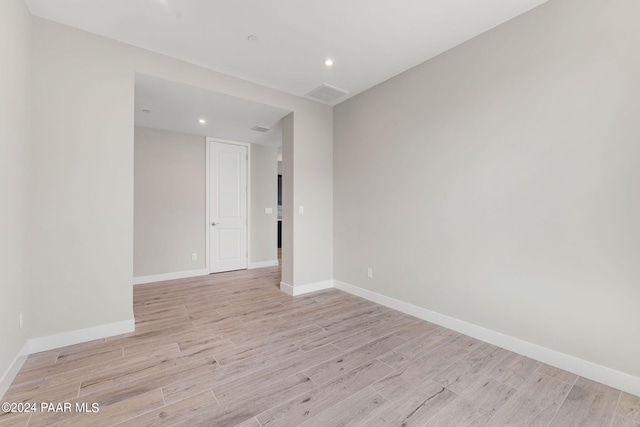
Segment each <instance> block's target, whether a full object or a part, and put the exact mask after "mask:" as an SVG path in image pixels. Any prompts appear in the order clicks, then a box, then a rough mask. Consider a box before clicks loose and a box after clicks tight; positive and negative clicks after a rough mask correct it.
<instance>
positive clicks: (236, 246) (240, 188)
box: [207, 140, 248, 273]
mask: <svg viewBox="0 0 640 427" xmlns="http://www.w3.org/2000/svg"><path fill="white" fill-rule="evenodd" d="M207 144H208V146H209V224H208V227H209V272H210V273H219V272H221V271H231V270H242V269H246V268H247V262H248V260H247V258H248V252H247V222H248V221H247V160H248V148H247V146H246V145H236V144H228V143H223V142H217V141H212V140H208V141H207Z"/></svg>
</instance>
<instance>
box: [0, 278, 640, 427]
mask: <svg viewBox="0 0 640 427" xmlns="http://www.w3.org/2000/svg"><path fill="white" fill-rule="evenodd" d="M279 283H280V270H279V268H277V267H273V268H265V269H256V270H246V271H238V272H229V273H220V274H216V275H211V276H206V277H199V278H189V279H183V280H171V281H166V282H159V283H150V284H145V285H139V286H136V287H135V288H134V299H133V310H134V313H135V317H136V330H135V332H132V333H128V334H123V335H119V336H115V337H109V338H106V339H101V340H95V341H91V342H87V343H81V344H76V345H73V346H69V347H65V348H60V349H55V350H50V351H46V352H42V353H38V354H33V355H31V356H29V358H28V359H27V361H26V363H25V364H24V366H23V367H22V369H21V370H20V372H19V373H18V375H17V376H16V378H15V380H14V382H13V384H12V386H11V388H10V389H9V391H8V392H7V394H6V396H5V397H4V399H3V400H4V401H7V402H29V403H36V404H37V405H39V404H40V403H41V402H52V403H64V402H67V403H70V404H72V405H73V406H74V409H75V404H76V403H78V404H80V405H81V404H83V403H88V404H91V403H96V404H98V405H99V412H97V413H91V412H76V411H75V410H74V411H70V412H37V413H34V414H20V413H8V414H5V413H0V427H5V426H20V427H25V426H29V427H34V426H36V427H39V426H45V425H57V426H86V425H91V426H94V425H95V426H111V425H124V426H136V427H138V426H154V425H169V426H181V425H185V426H216V427H265V426H292V427H294V426H304V427H315V426H317V427H335V426H354V427H355V426H362V427H376V426H394V427H396V426H438V427H440V426H456V427H457V426H466V425H473V426H494V427H496V426H511V425H514V426H515V425H527V426H545V427H548V426H550V425H552V426H562V427H565V426H602V427H640V398H639V397H637V396H632V395H630V394H627V393H622V392H620V391H619V390H615V389H612V388H610V387H606V386H604V385H602V384H598V383H594V382H593V381H588V380H585V379H584V378H581V377H578V376H577V375H574V374H571V373H569V372H566V371H563V370H560V369H558V368H554V367H552V366H549V365H546V364H543V363H540V362H537V361H535V360H532V359H529V358H527V357H524V356H521V355H518V354H514V353H511V352H509V351H507V350H504V349H502V348H498V347H496V346H494V345H491V344H488V343H485V342H482V341H480V340H478V339H475V338H472V337H469V336H466V335H462V334H459V333H457V332H455V331H452V330H449V329H446V328H443V327H441V326H437V325H434V324H431V323H428V322H424V321H421V320H419V319H416V318H414V317H411V316H408V315H406V314H404V313H399V312H397V311H394V310H391V309H389V308H386V307H382V306H379V305H376V304H374V303H372V302H370V301H366V300H363V299H361V298H358V297H355V296H353V295H349V294H346V293H344V292H341V291H338V290H335V289H331V290H324V291H320V292H315V293H312V294H308V295H303V296H298V297H291V296H289V295H286V294H284V293H283V292H281V291H280V290H279Z"/></svg>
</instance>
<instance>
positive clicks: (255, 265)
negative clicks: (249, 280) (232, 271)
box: [249, 259, 278, 270]
mask: <svg viewBox="0 0 640 427" xmlns="http://www.w3.org/2000/svg"><path fill="white" fill-rule="evenodd" d="M277 265H278V260H277V259H272V260H271V261H260V262H250V263H249V270H253V269H254V268H265V267H276V266H277Z"/></svg>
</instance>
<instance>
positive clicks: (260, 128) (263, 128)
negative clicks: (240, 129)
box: [251, 125, 269, 132]
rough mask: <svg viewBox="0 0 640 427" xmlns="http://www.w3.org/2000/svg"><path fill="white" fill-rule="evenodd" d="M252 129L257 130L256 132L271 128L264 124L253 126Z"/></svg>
mask: <svg viewBox="0 0 640 427" xmlns="http://www.w3.org/2000/svg"><path fill="white" fill-rule="evenodd" d="M251 130H255V131H256V132H267V131H268V130H269V128H266V127H264V126H258V125H255V126H254V127H252V128H251Z"/></svg>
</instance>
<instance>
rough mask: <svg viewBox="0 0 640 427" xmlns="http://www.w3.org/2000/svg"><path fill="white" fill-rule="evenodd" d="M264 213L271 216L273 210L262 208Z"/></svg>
mask: <svg viewBox="0 0 640 427" xmlns="http://www.w3.org/2000/svg"><path fill="white" fill-rule="evenodd" d="M264 213H266V214H272V213H273V208H264Z"/></svg>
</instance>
